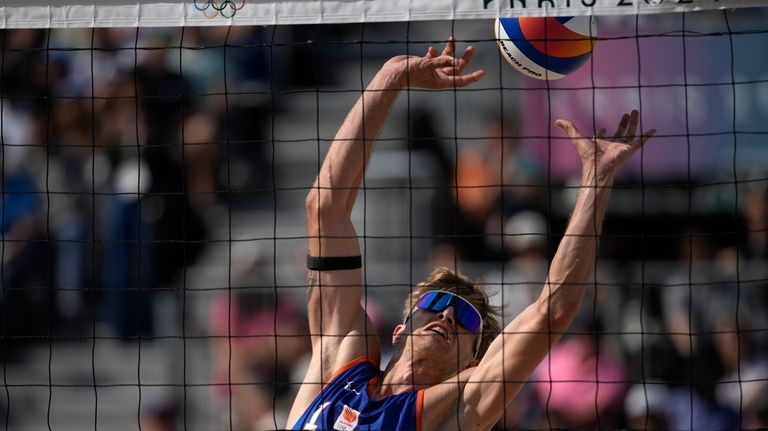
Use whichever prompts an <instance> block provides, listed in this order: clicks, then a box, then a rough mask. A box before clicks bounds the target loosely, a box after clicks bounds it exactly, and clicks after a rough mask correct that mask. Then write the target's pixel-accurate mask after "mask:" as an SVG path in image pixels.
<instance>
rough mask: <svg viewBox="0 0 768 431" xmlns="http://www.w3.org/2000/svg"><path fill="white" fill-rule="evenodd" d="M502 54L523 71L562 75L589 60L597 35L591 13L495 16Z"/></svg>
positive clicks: (540, 76)
mask: <svg viewBox="0 0 768 431" xmlns="http://www.w3.org/2000/svg"><path fill="white" fill-rule="evenodd" d="M494 30H495V34H496V40H497V41H498V46H499V51H501V56H502V57H504V59H505V60H507V62H508V63H509V64H511V65H512V67H514V68H515V69H517V70H518V71H519V72H521V73H522V74H524V75H526V76H529V77H531V78H536V79H547V80H553V79H560V78H563V77H565V76H567V75H568V74H570V73H572V72H574V71H576V70H577V69H578V68H580V67H581V66H582V65H584V63H586V62H587V60H589V57H590V56H591V55H592V47H593V46H594V43H595V38H596V37H597V23H596V22H595V19H594V17H591V16H576V17H553V18H538V17H537V18H532V17H527V18H496V20H495V23H494Z"/></svg>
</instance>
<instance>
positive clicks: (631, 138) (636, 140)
mask: <svg viewBox="0 0 768 431" xmlns="http://www.w3.org/2000/svg"><path fill="white" fill-rule="evenodd" d="M639 119H640V114H639V113H638V112H637V110H633V111H632V113H630V114H624V115H623V116H622V117H621V121H620V122H619V125H618V127H617V128H616V132H615V133H614V134H613V136H612V137H610V138H606V137H605V129H600V130H599V131H598V132H597V136H596V137H595V138H593V139H589V138H585V137H584V136H583V135H582V134H581V132H579V130H578V129H577V128H576V126H574V125H573V123H572V122H570V121H568V120H557V121H556V122H555V124H557V125H558V126H559V127H560V128H562V129H563V130H565V132H566V133H567V134H568V137H569V138H571V142H572V143H573V145H574V147H576V151H577V152H578V153H579V157H580V158H581V164H582V167H583V169H584V170H585V171H588V172H593V173H594V174H595V175H597V176H598V177H604V176H606V175H608V176H613V175H614V174H615V173H616V172H617V171H618V170H619V168H620V167H621V166H622V165H623V164H624V163H625V162H626V161H627V160H629V158H630V157H631V156H632V154H634V153H635V152H637V150H639V149H640V148H642V147H643V145H645V143H646V142H647V141H648V139H650V138H651V136H653V135H654V134H655V133H656V129H651V130H649V131H647V132H645V133H644V134H643V135H642V136H635V133H636V132H637V125H638V122H639Z"/></svg>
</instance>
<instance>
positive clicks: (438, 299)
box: [416, 290, 483, 334]
mask: <svg viewBox="0 0 768 431" xmlns="http://www.w3.org/2000/svg"><path fill="white" fill-rule="evenodd" d="M451 306H453V312H454V315H455V316H456V323H458V324H459V325H461V326H463V327H464V328H466V329H467V330H468V331H469V332H471V333H473V334H478V333H479V332H480V330H481V329H482V328H483V317H482V315H481V314H480V312H479V311H477V308H475V306H474V305H472V303H471V302H469V301H467V300H466V299H464V298H462V297H461V296H459V295H456V294H454V293H451V292H446V291H444V290H430V291H429V292H427V293H425V294H423V295H421V297H419V299H418V300H417V301H416V307H419V308H420V309H422V310H425V311H431V312H433V313H440V312H443V311H445V309H446V308H448V307H451Z"/></svg>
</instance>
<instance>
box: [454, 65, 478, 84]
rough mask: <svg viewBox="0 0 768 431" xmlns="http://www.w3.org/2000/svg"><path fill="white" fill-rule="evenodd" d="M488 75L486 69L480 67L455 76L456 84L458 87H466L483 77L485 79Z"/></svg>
mask: <svg viewBox="0 0 768 431" xmlns="http://www.w3.org/2000/svg"><path fill="white" fill-rule="evenodd" d="M485 75H486V72H485V70H483V69H479V70H475V71H474V72H472V73H468V74H466V75H459V76H454V77H453V78H454V84H455V85H456V87H464V86H466V85H469V84H472V83H473V82H477V81H479V80H481V79H483V78H484V77H485Z"/></svg>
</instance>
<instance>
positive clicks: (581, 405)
mask: <svg viewBox="0 0 768 431" xmlns="http://www.w3.org/2000/svg"><path fill="white" fill-rule="evenodd" d="M598 352H599V354H598ZM628 376H629V371H628V370H627V368H626V365H624V362H623V361H622V360H621V359H619V358H617V357H614V355H613V354H612V352H611V350H610V349H606V346H604V345H602V344H601V338H600V334H599V329H598V331H596V332H595V333H590V334H589V335H581V334H574V335H570V336H569V337H568V338H567V339H565V340H563V341H561V342H560V343H559V344H557V345H556V346H555V347H554V348H553V349H552V352H551V353H550V355H549V357H548V358H545V359H544V361H543V362H542V363H541V365H540V366H539V367H538V368H537V369H536V371H535V372H534V375H533V379H532V381H533V382H534V389H535V391H536V394H537V395H538V398H539V403H540V404H542V405H543V406H545V408H544V414H545V415H546V418H545V419H544V422H543V423H542V425H544V426H549V425H551V426H552V427H554V428H577V429H584V428H595V427H599V428H617V427H618V426H619V425H620V422H619V421H620V418H621V415H622V407H623V402H624V395H625V393H626V391H627V389H628ZM548 422H549V424H548Z"/></svg>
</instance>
